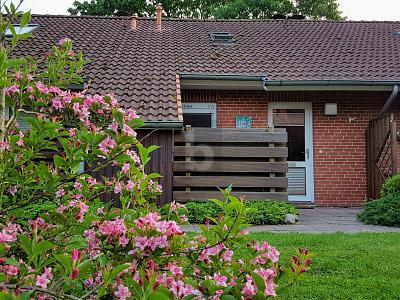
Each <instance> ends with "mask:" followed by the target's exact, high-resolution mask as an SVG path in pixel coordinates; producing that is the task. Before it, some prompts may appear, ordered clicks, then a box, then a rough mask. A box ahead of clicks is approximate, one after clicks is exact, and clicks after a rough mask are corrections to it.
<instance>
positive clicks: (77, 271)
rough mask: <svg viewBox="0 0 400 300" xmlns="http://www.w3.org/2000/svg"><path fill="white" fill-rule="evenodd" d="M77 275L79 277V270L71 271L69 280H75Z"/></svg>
mask: <svg viewBox="0 0 400 300" xmlns="http://www.w3.org/2000/svg"><path fill="white" fill-rule="evenodd" d="M78 275H79V270H78V269H77V268H75V269H73V270H72V273H71V276H70V278H71V279H76V278H78Z"/></svg>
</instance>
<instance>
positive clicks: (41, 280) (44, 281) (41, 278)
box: [36, 274, 50, 289]
mask: <svg viewBox="0 0 400 300" xmlns="http://www.w3.org/2000/svg"><path fill="white" fill-rule="evenodd" d="M49 283H50V280H49V279H48V278H47V276H46V275H45V274H42V275H38V276H37V277H36V286H39V287H41V288H42V289H47V285H48V284H49Z"/></svg>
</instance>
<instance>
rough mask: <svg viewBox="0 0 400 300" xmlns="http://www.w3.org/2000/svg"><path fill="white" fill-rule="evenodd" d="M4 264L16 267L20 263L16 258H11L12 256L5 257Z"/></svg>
mask: <svg viewBox="0 0 400 300" xmlns="http://www.w3.org/2000/svg"><path fill="white" fill-rule="evenodd" d="M6 264H7V265H12V266H16V267H19V266H20V265H21V263H20V262H19V261H18V260H16V259H13V258H8V257H7V258H6Z"/></svg>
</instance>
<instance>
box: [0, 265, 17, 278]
mask: <svg viewBox="0 0 400 300" xmlns="http://www.w3.org/2000/svg"><path fill="white" fill-rule="evenodd" d="M0 272H2V273H4V274H6V275H9V276H17V275H18V272H19V269H18V267H16V266H12V265H9V266H1V267H0Z"/></svg>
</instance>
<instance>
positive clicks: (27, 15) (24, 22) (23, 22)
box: [19, 11, 31, 27]
mask: <svg viewBox="0 0 400 300" xmlns="http://www.w3.org/2000/svg"><path fill="white" fill-rule="evenodd" d="M30 20H31V14H30V12H29V11H28V12H25V13H24V14H23V15H22V17H21V20H20V22H19V25H20V26H21V27H26V26H28V24H29V22H30Z"/></svg>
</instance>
